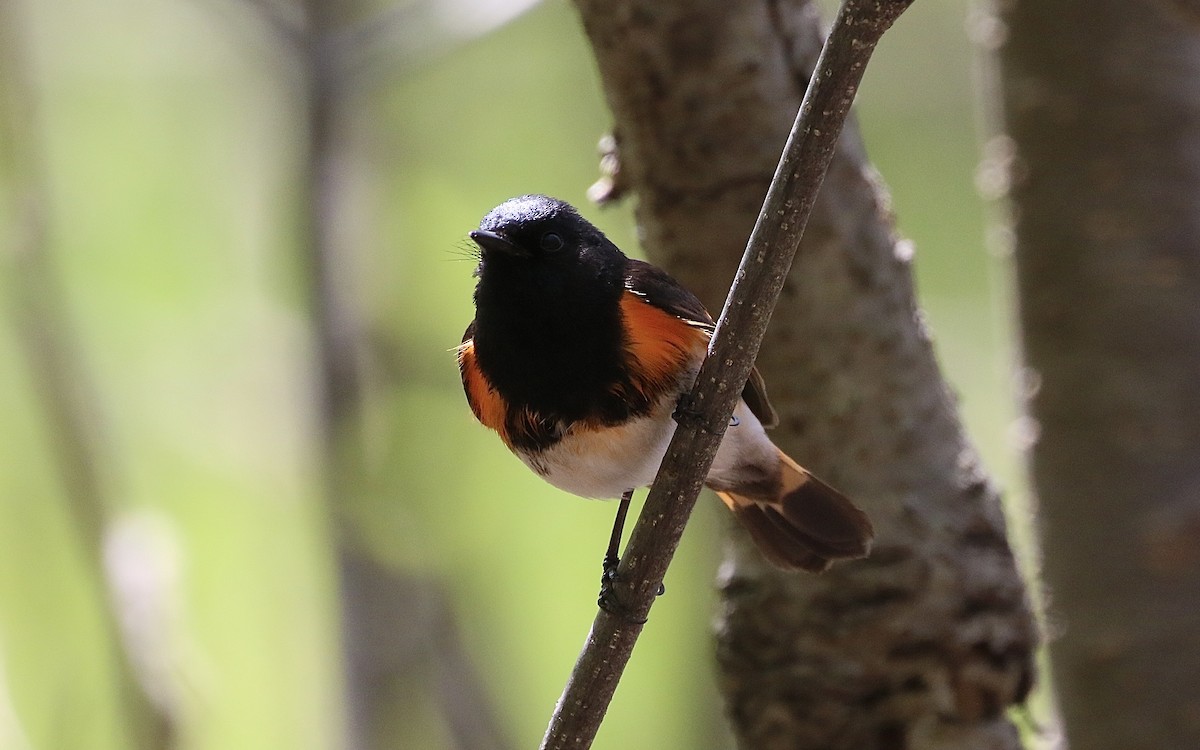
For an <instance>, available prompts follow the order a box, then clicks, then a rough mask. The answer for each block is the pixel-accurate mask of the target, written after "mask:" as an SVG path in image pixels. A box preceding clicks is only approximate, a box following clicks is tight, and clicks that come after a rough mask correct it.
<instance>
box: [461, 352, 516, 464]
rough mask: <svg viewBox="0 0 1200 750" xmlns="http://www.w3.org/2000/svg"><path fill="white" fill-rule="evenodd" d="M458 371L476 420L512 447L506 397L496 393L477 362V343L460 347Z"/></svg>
mask: <svg viewBox="0 0 1200 750" xmlns="http://www.w3.org/2000/svg"><path fill="white" fill-rule="evenodd" d="M458 370H459V372H460V373H461V374H462V381H463V389H464V390H465V391H466V392H467V403H469V404H470V405H471V411H473V412H475V418H476V419H478V420H479V421H480V422H481V423H483V426H484V427H490V428H492V429H493V430H495V431H496V432H498V433H499V434H500V439H501V440H503V441H504V442H505V444H506V445H509V446H510V447H511V443H509V439H508V428H507V426H506V425H505V418H506V417H507V415H508V404H506V403H505V401H504V397H503V396H501V395H500V394H499V393H497V392H496V389H495V388H493V387H492V384H491V383H489V382H488V379H487V378H486V377H484V374H483V371H482V370H480V369H479V363H477V362H476V361H475V342H474V341H464V342H463V343H462V345H461V346H459V347H458Z"/></svg>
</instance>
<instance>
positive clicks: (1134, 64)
mask: <svg viewBox="0 0 1200 750" xmlns="http://www.w3.org/2000/svg"><path fill="white" fill-rule="evenodd" d="M1169 5H1170V4H1169V3H1159V2H1146V3H1125V2H1116V1H1115V0H1101V1H1100V2H1092V1H1091V0H1037V1H1036V2H1032V1H1027V0H1017V1H1015V2H1010V3H1006V4H1005V5H1003V6H1002V8H1003V13H1002V16H1001V20H1002V21H1003V25H1004V26H1003V27H1004V28H1005V29H1006V34H1005V38H1006V39H1007V41H1006V42H1005V43H1004V44H1003V46H1002V47H1001V49H1000V55H999V61H1000V64H1001V72H1002V94H1003V102H1004V107H1005V126H1006V128H1007V133H1008V137H1009V138H1011V140H1010V141H1007V144H1008V145H1007V146H1006V147H1005V148H1002V149H998V150H999V151H1002V152H1007V153H1009V154H1010V155H1011V161H1010V163H1009V169H1008V174H1009V179H1010V182H1011V188H1010V198H1011V201H1012V210H1013V228H1014V231H1015V239H1016V247H1015V251H1016V252H1015V257H1016V269H1017V282H1018V291H1019V295H1020V296H1019V302H1020V305H1019V309H1020V323H1021V330H1022V336H1023V342H1024V354H1025V361H1026V377H1025V380H1026V381H1027V382H1028V383H1029V384H1030V386H1031V388H1030V393H1029V401H1028V404H1027V409H1028V414H1029V418H1030V421H1031V429H1030V431H1029V432H1030V434H1031V435H1033V436H1036V440H1035V441H1034V442H1033V443H1032V446H1031V450H1030V454H1029V458H1030V462H1031V472H1032V479H1033V484H1034V489H1035V493H1036V495H1037V498H1038V504H1039V508H1040V514H1041V517H1040V522H1041V523H1040V527H1041V536H1042V541H1043V548H1044V550H1045V553H1044V555H1045V560H1044V575H1045V580H1046V583H1047V588H1048V591H1049V603H1048V606H1049V618H1050V620H1051V621H1052V622H1055V623H1056V624H1057V626H1058V627H1057V628H1056V629H1058V630H1060V631H1061V634H1060V635H1059V637H1057V638H1056V639H1054V640H1053V641H1052V642H1051V644H1050V660H1051V665H1052V667H1053V670H1054V677H1055V685H1056V688H1057V692H1058V694H1059V700H1058V702H1059V704H1060V707H1061V711H1062V718H1063V721H1064V724H1065V730H1066V735H1067V739H1068V741H1069V743H1070V745H1071V746H1073V747H1078V748H1089V750H1108V749H1110V748H1111V749H1113V750H1115V749H1116V748H1121V750H1142V749H1146V750H1148V749H1149V748H1160V749H1164V750H1165V749H1167V748H1179V749H1180V750H1182V748H1194V747H1200V669H1197V665H1198V664H1200V637H1198V634H1200V576H1198V575H1197V572H1196V571H1197V570H1198V569H1200V459H1198V458H1197V456H1198V455H1200V389H1198V388H1197V383H1198V382H1200V375H1198V374H1200V211H1197V205H1200V161H1198V160H1197V158H1196V154H1197V153H1198V151H1200V135H1198V134H1200V37H1198V36H1197V34H1196V27H1195V25H1194V22H1193V21H1189V20H1188V18H1187V17H1186V16H1184V15H1182V14H1179V13H1176V12H1174V11H1172V10H1170V8H1169V7H1168V6H1169ZM1178 5H1179V6H1181V7H1182V6H1184V5H1185V4H1184V3H1179V4H1178Z"/></svg>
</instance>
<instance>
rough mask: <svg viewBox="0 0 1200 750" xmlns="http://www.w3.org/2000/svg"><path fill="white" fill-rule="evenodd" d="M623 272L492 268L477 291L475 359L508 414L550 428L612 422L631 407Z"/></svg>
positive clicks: (633, 407) (516, 265) (516, 266)
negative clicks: (520, 411) (520, 413)
mask: <svg viewBox="0 0 1200 750" xmlns="http://www.w3.org/2000/svg"><path fill="white" fill-rule="evenodd" d="M623 293H624V276H623V274H622V273H621V272H620V269H616V268H596V267H592V266H587V265H577V266H570V267H567V268H563V267H559V268H553V267H546V266H542V265H539V264H526V263H494V264H492V265H490V266H487V267H485V268H483V269H482V270H481V273H480V280H479V285H478V287H477V288H476V290H475V336H474V338H475V356H476V357H477V359H478V363H479V366H480V368H481V369H482V370H483V372H484V374H485V375H486V377H487V379H488V380H489V381H490V382H491V384H492V386H494V387H495V388H496V389H497V391H498V392H499V393H500V395H501V396H503V397H504V399H505V400H506V401H507V402H508V403H509V405H510V407H516V408H525V409H528V410H530V411H532V412H534V413H535V414H536V415H537V417H538V418H539V419H540V420H543V421H545V422H547V427H548V428H550V429H551V431H554V430H555V429H557V428H554V427H551V425H553V424H557V425H562V424H570V423H572V422H574V421H577V420H599V421H600V422H602V423H612V422H617V421H620V420H622V419H625V418H627V417H628V416H629V415H630V414H631V413H633V412H635V411H638V410H640V409H642V408H644V405H639V404H635V403H630V402H629V399H628V396H627V394H628V391H629V389H628V388H626V387H624V386H625V385H626V384H628V382H629V375H628V373H627V371H626V363H625V335H624V333H623V329H622V322H621V306H620V301H621V295H622V294H623Z"/></svg>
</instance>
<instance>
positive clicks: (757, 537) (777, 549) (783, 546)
mask: <svg viewBox="0 0 1200 750" xmlns="http://www.w3.org/2000/svg"><path fill="white" fill-rule="evenodd" d="M779 459H780V460H779V482H778V483H777V484H776V491H775V493H774V494H773V495H772V496H770V497H761V496H755V495H760V494H761V490H759V492H758V493H755V495H752V494H749V492H746V493H743V492H739V490H738V488H732V489H723V490H722V491H718V492H717V494H718V495H719V496H720V497H721V500H723V501H724V502H725V505H727V506H729V509H730V510H732V511H733V513H734V515H735V516H737V519H738V520H739V521H740V522H741V523H742V525H743V526H744V527H745V528H746V531H748V532H750V538H751V539H753V540H754V543H755V544H756V545H757V546H758V548H759V550H761V551H762V553H763V556H764V557H766V558H767V560H769V561H770V562H771V563H772V564H774V565H776V566H777V567H780V568H783V569H785V570H807V571H811V572H815V573H820V572H822V571H824V570H826V569H827V568H828V567H829V566H830V564H831V563H832V562H833V561H834V560H843V559H853V558H858V557H866V556H867V554H868V553H869V552H870V551H871V540H872V538H873V537H874V530H873V529H872V528H871V521H870V519H868V518H867V515H866V514H865V513H863V512H862V511H861V510H859V508H858V506H856V505H855V504H854V503H852V502H851V501H850V500H849V499H848V498H847V497H846V496H845V495H843V494H842V493H840V492H838V491H837V490H835V489H834V488H832V487H830V486H829V485H827V484H825V483H824V482H822V481H821V480H820V479H817V478H816V477H815V476H813V475H812V474H810V473H809V472H808V471H806V470H805V469H803V468H801V467H800V466H799V465H798V464H797V463H796V462H795V461H793V460H792V459H791V458H789V457H788V456H787V455H786V454H785V453H783V451H779ZM751 491H753V490H751Z"/></svg>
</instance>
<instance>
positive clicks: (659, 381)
mask: <svg viewBox="0 0 1200 750" xmlns="http://www.w3.org/2000/svg"><path fill="white" fill-rule="evenodd" d="M621 315H622V316H623V318H624V323H625V335H626V336H627V337H628V339H629V340H628V344H627V346H626V351H627V352H628V354H629V356H630V358H631V359H633V360H634V361H633V362H630V366H631V368H630V369H632V371H633V372H634V373H635V381H636V382H637V385H638V389H639V390H641V391H642V392H643V393H645V394H646V395H652V392H653V391H657V390H659V389H661V388H665V387H669V386H671V385H673V384H674V381H675V380H676V379H677V378H678V377H679V376H680V375H681V374H682V372H683V371H684V369H685V368H687V367H688V365H689V363H691V361H692V360H695V361H697V362H698V361H699V358H700V357H701V356H703V354H704V350H705V349H706V348H707V346H708V334H707V333H706V332H705V331H704V330H703V329H701V328H697V327H695V326H693V325H689V324H688V323H686V322H685V321H683V320H681V319H679V318H677V317H675V316H674V315H672V314H670V313H668V312H666V311H664V310H662V309H660V308H658V307H655V306H654V305H652V304H650V303H649V302H647V301H646V300H644V299H642V298H641V297H639V296H638V295H636V294H634V293H633V292H630V291H626V292H625V294H624V295H623V296H622V297H621Z"/></svg>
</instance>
